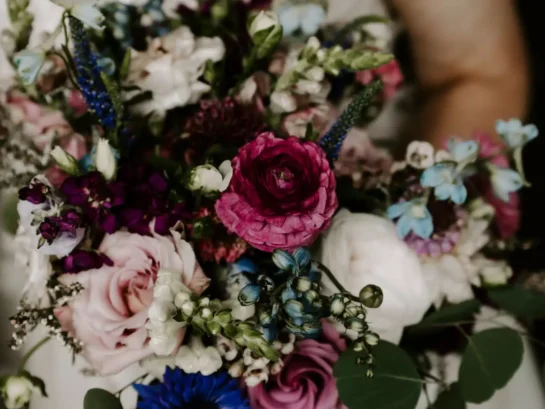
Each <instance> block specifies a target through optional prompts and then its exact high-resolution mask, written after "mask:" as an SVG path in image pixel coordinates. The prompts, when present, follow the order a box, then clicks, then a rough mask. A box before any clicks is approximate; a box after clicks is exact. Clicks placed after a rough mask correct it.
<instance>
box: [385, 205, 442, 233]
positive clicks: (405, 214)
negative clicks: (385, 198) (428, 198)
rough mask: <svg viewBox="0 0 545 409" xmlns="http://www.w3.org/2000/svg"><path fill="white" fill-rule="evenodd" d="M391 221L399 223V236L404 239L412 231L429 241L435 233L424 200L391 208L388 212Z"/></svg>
mask: <svg viewBox="0 0 545 409" xmlns="http://www.w3.org/2000/svg"><path fill="white" fill-rule="evenodd" d="M387 215H388V218H389V219H390V220H395V219H399V220H398V221H397V234H398V236H399V237H400V238H402V239H404V238H405V237H407V235H408V234H409V233H410V232H411V231H412V232H413V233H414V234H415V235H416V236H418V237H420V238H422V239H429V238H430V237H431V235H432V233H433V219H432V217H431V213H430V211H429V210H428V208H427V207H426V203H425V201H424V200H423V199H420V198H418V199H413V200H411V201H410V202H401V203H397V204H394V205H392V206H390V207H389V208H388V210H387Z"/></svg>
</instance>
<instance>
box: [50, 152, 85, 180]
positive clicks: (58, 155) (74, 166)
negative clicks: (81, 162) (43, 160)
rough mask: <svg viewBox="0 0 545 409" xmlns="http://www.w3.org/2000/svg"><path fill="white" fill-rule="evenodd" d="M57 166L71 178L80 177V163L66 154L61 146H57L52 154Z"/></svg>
mask: <svg viewBox="0 0 545 409" xmlns="http://www.w3.org/2000/svg"><path fill="white" fill-rule="evenodd" d="M50 155H51V156H52V157H53V159H54V160H55V162H56V163H57V166H58V167H59V168H60V169H61V170H62V171H63V172H65V173H67V174H69V175H71V176H78V175H79V173H80V172H79V166H78V161H77V160H76V158H74V157H73V156H72V155H70V154H69V153H67V152H65V151H64V150H63V149H62V148H61V147H60V146H55V149H53V150H52V151H51V153H50Z"/></svg>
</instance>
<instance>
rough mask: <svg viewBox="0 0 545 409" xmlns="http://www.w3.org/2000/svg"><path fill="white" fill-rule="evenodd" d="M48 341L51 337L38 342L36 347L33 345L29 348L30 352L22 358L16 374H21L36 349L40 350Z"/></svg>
mask: <svg viewBox="0 0 545 409" xmlns="http://www.w3.org/2000/svg"><path fill="white" fill-rule="evenodd" d="M50 339H51V337H45V338H44V339H42V340H41V341H40V342H38V343H37V344H36V345H34V346H33V347H32V348H30V350H29V351H28V352H27V353H26V354H25V355H24V356H23V360H22V361H21V363H20V364H19V369H18V370H17V372H18V373H21V372H22V371H23V370H24V369H25V365H26V363H27V362H28V360H29V359H30V357H31V356H32V355H34V352H36V351H37V350H38V349H40V348H41V347H43V346H44V345H45V344H47V343H48V342H49V340H50Z"/></svg>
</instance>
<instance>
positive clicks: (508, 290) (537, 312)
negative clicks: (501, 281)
mask: <svg viewBox="0 0 545 409" xmlns="http://www.w3.org/2000/svg"><path fill="white" fill-rule="evenodd" d="M488 296H489V297H490V299H491V300H492V301H493V302H494V303H496V304H497V305H498V306H500V307H501V308H502V309H504V310H505V311H507V312H510V313H511V314H513V315H515V316H517V317H521V318H525V319H529V320H536V319H541V318H545V294H543V293H540V292H538V291H534V290H530V289H527V288H524V287H523V286H521V285H513V286H505V287H499V288H493V289H490V290H488Z"/></svg>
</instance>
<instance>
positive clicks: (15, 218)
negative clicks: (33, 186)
mask: <svg viewBox="0 0 545 409" xmlns="http://www.w3.org/2000/svg"><path fill="white" fill-rule="evenodd" d="M18 203H19V195H18V194H17V193H14V194H13V195H11V196H9V197H7V198H6V200H3V203H2V207H3V209H2V224H3V226H2V227H4V228H5V229H6V230H7V231H8V232H9V233H11V234H15V233H16V232H17V227H18V226H19V214H18V213H17V204H18Z"/></svg>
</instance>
